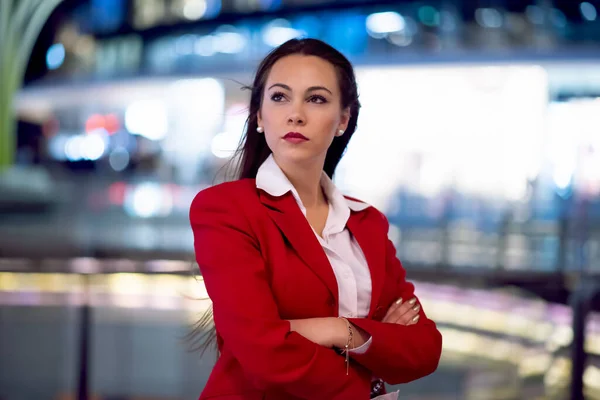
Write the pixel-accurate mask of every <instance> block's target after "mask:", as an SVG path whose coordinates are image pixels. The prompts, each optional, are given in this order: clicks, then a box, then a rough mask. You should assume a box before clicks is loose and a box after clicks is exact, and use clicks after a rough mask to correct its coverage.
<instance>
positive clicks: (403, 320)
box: [381, 297, 421, 325]
mask: <svg viewBox="0 0 600 400" xmlns="http://www.w3.org/2000/svg"><path fill="white" fill-rule="evenodd" d="M420 310H421V305H420V304H418V303H417V299H416V298H415V297H413V298H412V299H410V300H408V301H404V300H403V299H398V300H396V301H395V302H394V304H392V305H391V306H390V309H389V310H388V312H387V313H386V314H385V317H383V320H382V321H381V322H387V323H390V324H399V325H414V324H416V323H417V322H418V321H419V311H420Z"/></svg>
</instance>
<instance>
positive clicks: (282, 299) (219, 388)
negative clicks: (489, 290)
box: [190, 179, 442, 400]
mask: <svg viewBox="0 0 600 400" xmlns="http://www.w3.org/2000/svg"><path fill="white" fill-rule="evenodd" d="M190 221H191V225H192V229H193V232H194V243H195V251H196V260H197V262H198V265H199V267H200V271H201V273H202V275H203V277H204V282H205V284H206V289H207V291H208V295H209V296H210V298H211V299H212V302H213V311H214V322H215V326H216V329H217V334H218V336H217V341H218V345H219V349H220V353H221V355H220V357H219V358H218V360H217V362H216V364H215V366H214V369H213V371H212V373H211V375H210V378H209V379H208V382H207V384H206V387H205V389H204V391H203V392H202V394H201V395H200V399H219V400H255V399H256V400H259V399H269V400H280V399H281V400H294V399H311V400H320V399H322V400H332V399H344V400H348V399H357V400H366V399H368V398H369V394H370V387H371V378H372V377H373V376H376V377H380V378H382V379H383V380H385V381H386V382H387V383H390V384H398V383H404V382H410V381H413V380H415V379H418V378H421V377H423V376H426V375H429V374H431V373H432V372H433V371H435V370H436V368H437V366H438V362H439V359H440V355H441V351H442V337H441V335H440V332H439V331H438V330H437V328H436V326H435V324H434V322H433V321H431V320H429V319H428V318H427V317H426V316H425V314H424V313H423V311H422V310H421V312H420V313H421V318H420V319H419V322H418V323H417V324H415V325H412V326H402V325H396V324H390V323H382V322H379V321H381V319H382V318H383V317H384V316H385V313H386V312H387V310H388V308H389V306H390V305H391V304H392V302H393V301H395V300H396V299H398V298H399V297H402V298H403V299H406V300H408V299H410V298H411V297H412V296H413V292H414V286H413V285H412V284H411V283H408V282H407V281H406V280H405V271H404V269H403V268H402V265H401V264H400V261H399V260H398V259H397V258H396V251H395V249H394V245H393V244H392V243H391V241H389V240H388V238H387V232H388V228H389V225H388V222H387V219H386V218H385V217H384V215H383V214H382V213H380V212H379V211H377V210H376V209H375V208H373V207H369V208H367V209H365V210H363V211H359V212H354V211H352V212H351V215H350V219H349V220H348V224H347V227H348V229H349V230H350V232H351V233H352V234H353V235H354V237H355V238H356V240H357V241H358V243H359V244H360V246H361V248H362V250H363V252H364V254H365V257H366V259H367V262H368V264H369V268H370V270H371V279H372V285H373V291H372V297H371V308H370V312H369V315H368V317H367V318H353V319H350V321H351V322H352V323H353V324H354V325H356V326H358V327H360V328H362V329H363V330H364V331H366V332H367V333H369V334H370V335H371V337H372V343H371V346H370V347H369V349H368V350H367V351H366V352H365V353H364V354H361V355H353V356H352V361H351V365H350V371H349V375H348V376H347V375H346V366H345V363H344V357H343V356H341V355H339V354H337V353H336V352H335V351H334V350H332V349H328V348H325V347H322V346H320V345H317V344H315V343H312V342H311V341H309V340H307V339H305V338H304V337H302V336H301V335H299V334H298V333H296V332H290V324H289V322H287V321H286V320H289V319H301V318H315V317H337V316H338V288H337V283H336V279H335V276H334V273H333V270H332V268H331V266H330V264H329V261H328V259H327V256H326V255H325V252H324V251H323V249H322V248H321V245H320V244H319V242H318V240H317V239H316V237H315V235H314V233H313V231H312V229H311V228H310V225H309V224H308V222H307V220H306V218H305V217H304V215H303V214H302V212H301V211H300V208H299V207H298V205H297V204H296V201H295V200H294V198H293V196H292V195H291V193H288V194H286V195H284V196H281V197H272V196H270V195H269V194H267V193H266V192H264V191H262V190H259V189H257V188H256V184H255V181H254V180H253V179H243V180H238V181H235V182H229V183H224V184H220V185H217V186H213V187H210V188H208V189H205V190H203V191H201V192H200V193H198V195H197V196H196V197H195V199H194V201H193V202H192V206H191V210H190Z"/></svg>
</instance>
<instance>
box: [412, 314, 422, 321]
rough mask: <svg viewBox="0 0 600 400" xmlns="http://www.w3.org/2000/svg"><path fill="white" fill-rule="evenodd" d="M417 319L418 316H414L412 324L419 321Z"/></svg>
mask: <svg viewBox="0 0 600 400" xmlns="http://www.w3.org/2000/svg"><path fill="white" fill-rule="evenodd" d="M419 317H420V315H417V316H415V317H414V318H413V319H412V321H413V322H417V321H418V320H419Z"/></svg>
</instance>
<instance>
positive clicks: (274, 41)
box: [262, 18, 305, 47]
mask: <svg viewBox="0 0 600 400" xmlns="http://www.w3.org/2000/svg"><path fill="white" fill-rule="evenodd" d="M303 35H305V32H302V31H299V30H297V29H294V28H292V26H291V24H290V22H289V21H288V20H286V19H283V18H279V19H276V20H273V21H271V22H270V23H269V24H267V26H266V27H265V28H264V30H263V34H262V38H263V41H264V42H265V44H267V45H269V46H271V47H277V46H279V45H280V44H282V43H284V42H286V41H288V40H290V39H294V38H297V37H301V36H303Z"/></svg>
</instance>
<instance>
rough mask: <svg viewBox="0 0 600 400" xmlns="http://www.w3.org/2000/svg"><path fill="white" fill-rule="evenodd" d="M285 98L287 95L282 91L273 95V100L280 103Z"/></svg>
mask: <svg viewBox="0 0 600 400" xmlns="http://www.w3.org/2000/svg"><path fill="white" fill-rule="evenodd" d="M284 99H285V95H284V94H283V93H281V92H275V93H273V94H272V95H271V100H273V101H274V102H276V103H279V102H281V101H282V100H284Z"/></svg>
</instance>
